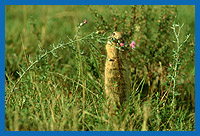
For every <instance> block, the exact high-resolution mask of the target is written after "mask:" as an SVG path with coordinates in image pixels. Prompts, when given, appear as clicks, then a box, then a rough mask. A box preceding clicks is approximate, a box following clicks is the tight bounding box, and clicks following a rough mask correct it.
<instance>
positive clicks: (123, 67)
mask: <svg viewBox="0 0 200 136" xmlns="http://www.w3.org/2000/svg"><path fill="white" fill-rule="evenodd" d="M122 43H123V44H124V42H123V34H122V33H121V32H113V34H112V36H111V39H110V40H109V41H108V42H107V44H106V51H107V59H106V64H105V92H106V96H107V98H108V99H109V100H110V103H111V105H113V102H115V103H116V106H117V107H119V106H120V105H122V103H123V102H124V101H125V100H127V98H128V94H129V68H128V61H127V50H126V49H125V50H120V49H119V48H120V44H122Z"/></svg>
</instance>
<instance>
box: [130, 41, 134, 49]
mask: <svg viewBox="0 0 200 136" xmlns="http://www.w3.org/2000/svg"><path fill="white" fill-rule="evenodd" d="M130 46H131V48H132V49H135V41H132V43H131V44H130Z"/></svg>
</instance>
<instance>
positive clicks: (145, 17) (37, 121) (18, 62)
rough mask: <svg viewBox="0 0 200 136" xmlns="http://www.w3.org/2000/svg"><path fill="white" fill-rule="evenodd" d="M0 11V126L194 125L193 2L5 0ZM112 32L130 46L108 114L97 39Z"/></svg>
mask: <svg viewBox="0 0 200 136" xmlns="http://www.w3.org/2000/svg"><path fill="white" fill-rule="evenodd" d="M5 13H6V14H5V129H6V131H141V130H143V131H147V130H149V131H194V130H195V27H194V26H195V6H192V5H181V6H171V5H167V6H158V5H157V6H152V5H148V6H145V5H135V6H131V5H123V6H107V5H104V6H103V5H102V6H83V5H79V6H78V5H77V6H75V5H74V6H65V5H62V6H50V5H49V6H45V5H43V6H40V5H35V6H31V5H30V6H16V5H8V6H6V8H5ZM84 19H86V20H87V22H85V21H86V20H84ZM114 31H119V32H123V33H124V36H125V39H126V40H125V44H126V45H129V44H130V43H131V42H132V41H135V43H136V47H135V49H133V50H132V49H130V51H129V53H128V61H129V64H130V65H129V68H130V72H131V75H130V79H128V80H130V83H131V86H130V92H129V98H128V100H127V101H126V103H124V105H122V106H121V107H120V109H118V110H117V111H116V114H115V116H113V117H110V116H109V115H108V109H107V105H106V99H105V89H104V67H105V61H106V51H105V45H106V43H107V41H108V38H109V36H110V35H111V34H112V32H114Z"/></svg>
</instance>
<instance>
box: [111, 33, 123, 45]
mask: <svg viewBox="0 0 200 136" xmlns="http://www.w3.org/2000/svg"><path fill="white" fill-rule="evenodd" d="M111 40H112V41H113V42H116V43H119V44H120V43H123V33H122V32H113V33H112V35H111Z"/></svg>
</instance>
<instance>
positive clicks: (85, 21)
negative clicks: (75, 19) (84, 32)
mask: <svg viewBox="0 0 200 136" xmlns="http://www.w3.org/2000/svg"><path fill="white" fill-rule="evenodd" d="M85 24H87V20H86V19H84V20H83V22H82V23H80V25H79V27H81V26H84V25H85Z"/></svg>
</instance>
